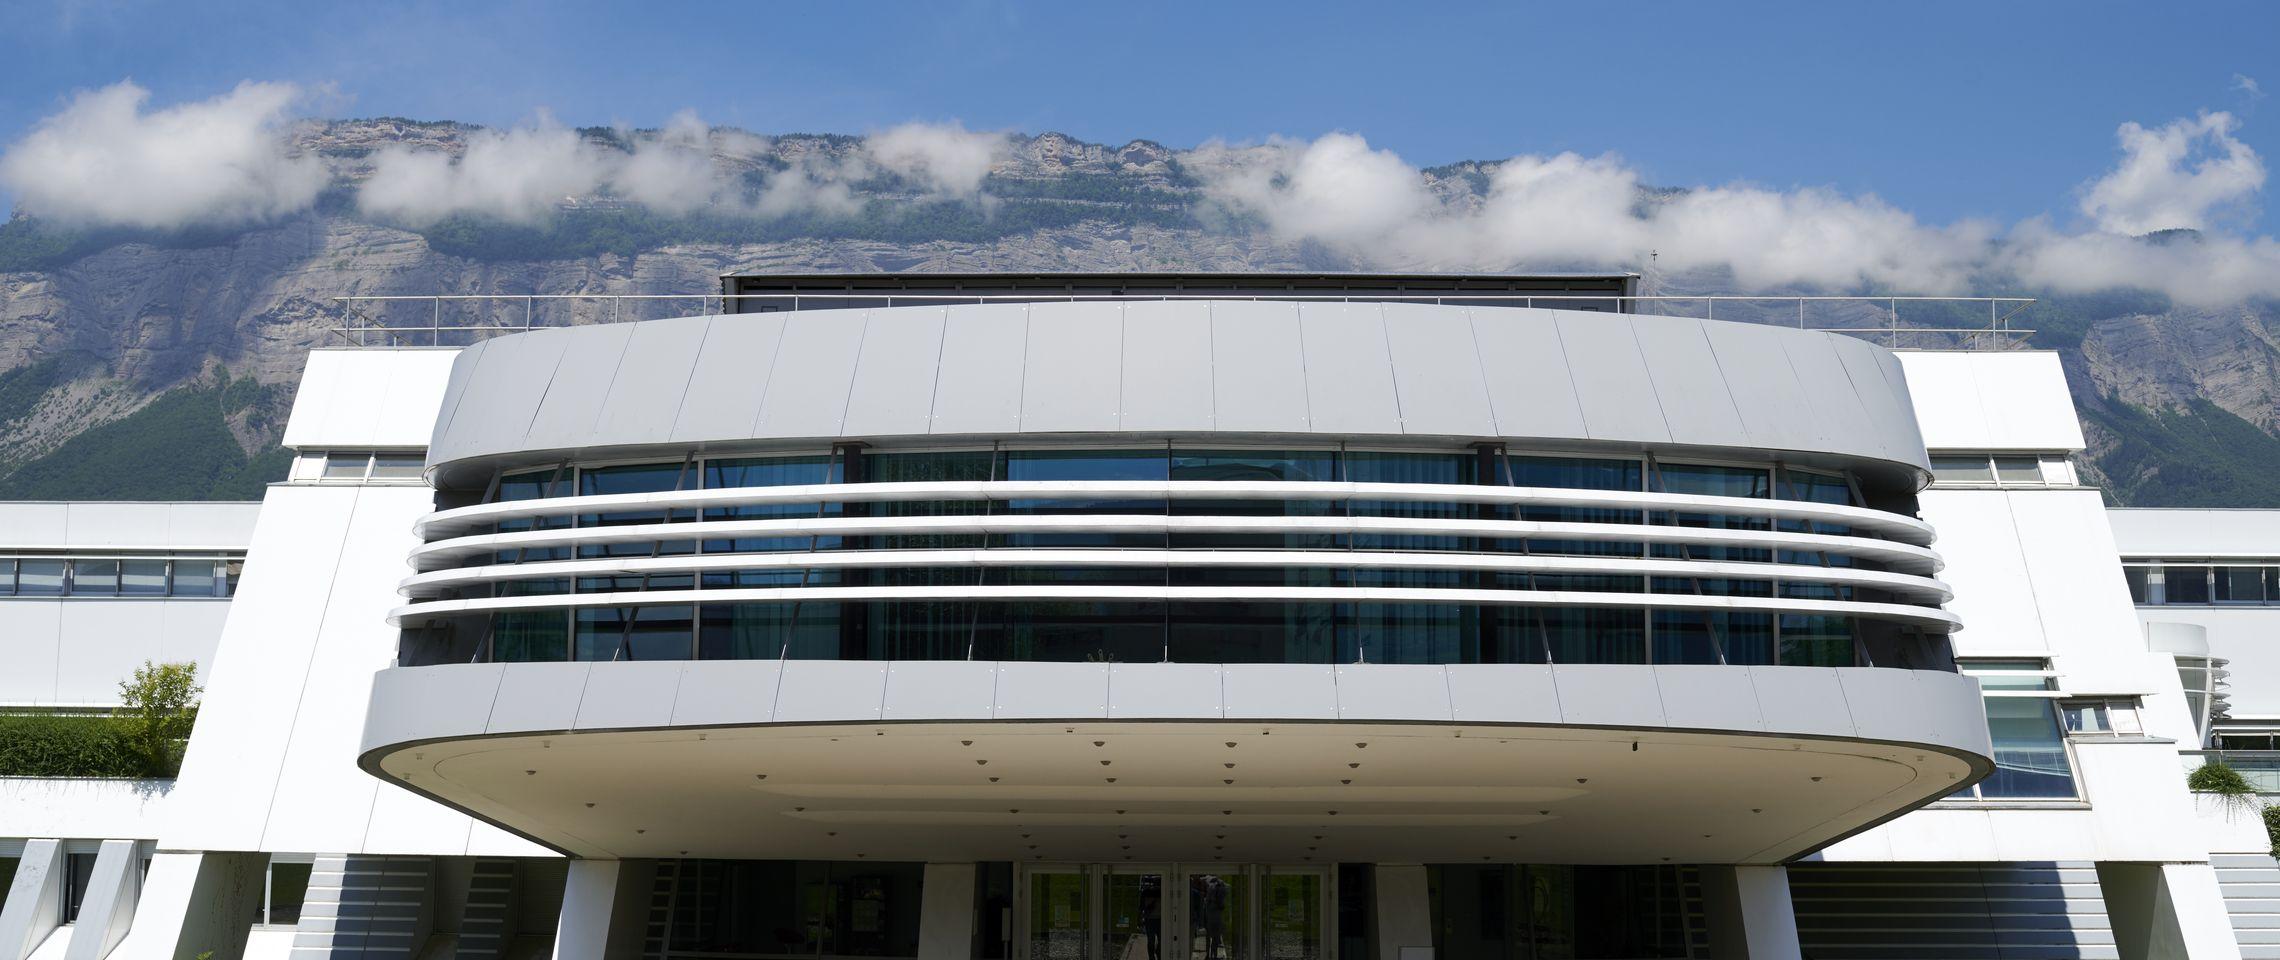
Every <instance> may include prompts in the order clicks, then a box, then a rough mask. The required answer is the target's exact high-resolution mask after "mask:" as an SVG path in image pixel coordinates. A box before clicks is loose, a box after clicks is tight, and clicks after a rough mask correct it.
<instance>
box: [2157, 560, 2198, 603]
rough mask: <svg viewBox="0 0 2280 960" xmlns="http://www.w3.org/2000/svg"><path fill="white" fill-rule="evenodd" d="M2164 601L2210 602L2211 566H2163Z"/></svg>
mask: <svg viewBox="0 0 2280 960" xmlns="http://www.w3.org/2000/svg"><path fill="white" fill-rule="evenodd" d="M2161 583H2162V602H2163V603H2207V602H2209V568H2207V567H2163V568H2162V570H2161Z"/></svg>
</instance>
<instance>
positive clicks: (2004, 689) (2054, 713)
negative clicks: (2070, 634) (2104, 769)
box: [1955, 660, 2080, 800]
mask: <svg viewBox="0 0 2280 960" xmlns="http://www.w3.org/2000/svg"><path fill="white" fill-rule="evenodd" d="M1961 667H1962V669H1963V672H1964V673H1965V674H1966V675H1969V676H1972V677H1976V678H1978V680H1979V686H1980V689H1982V690H1983V691H1985V692H1986V694H1987V696H1986V701H1985V702H1986V711H1987V732H1988V735H1989V738H1990V739H1992V740H1993V741H1994V744H1995V772H1994V773H1992V774H1989V775H1988V777H1987V779H1985V780H1982V781H1980V782H1979V783H1978V784H1977V785H1976V786H1974V787H1972V788H1971V789H1970V790H1965V791H1960V792H1958V793H1957V794H1956V795H1955V797H1956V798H1957V799H1966V800H1968V799H1980V800H2072V799H2075V798H2076V797H2077V796H2079V795H2080V794H2078V793H2077V792H2076V790H2075V787H2074V765H2073V762H2072V761H2071V760H2070V759H2069V758H2068V755H2067V752H2066V730H2065V727H2064V725H2063V722H2062V720H2061V719H2060V714H2059V709H2058V704H2057V702H2056V701H2054V700H2052V699H2051V698H2050V697H2047V696H2038V695H2037V694H2040V693H2043V692H2045V691H2050V690H2053V689H2055V686H2054V683H2053V681H2052V679H2051V677H2050V675H2049V673H2050V664H2049V662H2047V661H2043V660H1975V661H1969V662H1966V663H1963V664H1961Z"/></svg>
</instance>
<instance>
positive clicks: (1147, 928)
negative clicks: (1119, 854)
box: [1102, 873, 1164, 960]
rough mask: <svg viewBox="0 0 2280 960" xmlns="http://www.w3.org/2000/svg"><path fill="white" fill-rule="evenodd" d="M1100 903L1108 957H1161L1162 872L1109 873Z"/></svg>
mask: <svg viewBox="0 0 2280 960" xmlns="http://www.w3.org/2000/svg"><path fill="white" fill-rule="evenodd" d="M1107 887H1108V890H1107V894H1106V896H1105V897H1104V898H1103V903H1102V906H1103V907H1104V908H1105V912H1106V916H1105V917H1104V918H1103V920H1104V923H1103V927H1104V929H1103V931H1102V932H1103V933H1104V934H1105V935H1106V936H1105V937H1104V938H1103V939H1104V940H1105V941H1106V944H1105V945H1106V947H1107V950H1108V952H1107V953H1106V954H1105V956H1107V957H1109V958H1110V960H1164V958H1163V951H1164V875H1163V874H1160V873H1111V874H1109V875H1108V882H1107Z"/></svg>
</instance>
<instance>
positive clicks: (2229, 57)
mask: <svg viewBox="0 0 2280 960" xmlns="http://www.w3.org/2000/svg"><path fill="white" fill-rule="evenodd" d="M478 8H480V9H478ZM2275 38H2280V5H2276V4H2270V3H2209V4H2196V5H2193V6H2191V7H2189V8H2181V7H2178V6H2175V5H2153V4H2142V5H2122V4H2095V5H2086V4H2059V3H1995V4H1989V3H1976V4H1960V3H1958V4H1942V3H1911V4H1850V3H1837V4H1827V3H1815V4H1804V3H1798V4H1759V5H1748V6H1729V5H1710V4H1677V3H1672V4H1627V5H1613V4H1580V3H1579V4H1574V5H1569V6H1561V7H1550V6H1533V5H1531V6H1520V5H1511V4H1495V5H1480V6H1473V5H1466V4H1440V5H1430V6H1425V5H1414V4H1406V5H1401V6H1399V7H1395V6H1392V5H1375V4H1344V3H1321V2H1317V3H1304V4H1297V3H1293V4H1235V3H1179V2H1166V3H1153V4H1117V5H1108V4H1091V3H1062V4H1016V3H997V2H943V3H907V4H905V3H838V4H831V3H826V4H755V3H646V4H602V3H583V2H577V3H504V4H492V5H481V4H473V3H408V4H402V3H358V4H339V5H325V4H309V3H305V2H269V0H262V2H246V3H230V4H222V3H197V2H168V3H158V2H139V0H118V2H112V0H77V2H65V3H56V2H47V0H14V2H12V3H10V4H8V5H6V6H5V8H4V9H0V142H8V141H14V140H15V139H17V138H18V137H20V136H22V135H23V133H24V132H25V131H26V130H27V129H28V128H29V127H30V126H31V125H32V124H33V123H35V122H36V121H37V120H38V119H39V118H41V117H43V116H46V115H49V114H52V113H54V112H56V111H57V110H58V109H60V107H61V106H62V104H63V103H64V101H65V99H66V98H68V97H69V96H70V95H71V94H72V92H73V91H75V90H80V89H87V88H94V87H101V86H104V85H108V84H112V83H116V82H118V81H120V80H122V79H125V78H129V77H131V78H133V79H134V80H135V81H137V82H139V83H140V84H142V85H144V86H146V87H148V88H150V89H151V91H152V93H153V98H152V99H153V105H154V106H163V105H165V104H169V103H177V102H183V101H191V100H198V99H202V98H207V97H212V96H215V95H216V94H219V93H221V92H224V91H226V90H228V89H229V88H230V87H232V86H233V85H235V84H236V83H238V82H239V81H242V80H279V81H289V82H293V83H296V84H300V85H303V86H307V87H322V86H327V85H329V88H330V89H331V90H332V91H333V93H332V95H331V96H330V98H329V99H326V100H324V101H320V102H319V103H318V104H316V106H315V108H314V109H315V112H319V113H322V114H325V115H332V116H372V115H383V114H391V115H404V116H412V117H418V118H422V119H457V120H465V121H471V122H477V123H484V124H493V125H500V124H511V123H515V122H518V121H523V120H527V119H529V118H530V117H531V116H532V115H533V114H534V112H535V111H537V110H540V109H545V110H550V111H552V113H553V114H554V115H555V116H556V117H558V118H560V119H561V120H563V121H564V122H566V123H571V124H600V123H611V122H624V123H630V124H635V125H656V124H659V123H662V122H663V121H664V120H665V119H666V118H667V117H668V116H670V115H671V114H672V113H673V112H675V111H677V110H680V109H683V108H693V109H695V110H696V111H697V112H698V113H699V114H700V115H701V116H703V117H704V118H705V119H706V120H708V121H710V122H713V123H721V124H734V125H739V126H743V127H747V128H750V129H753V130H756V131H761V132H782V131H795V130H796V131H830V132H850V133H857V132H863V131H867V130H873V129H878V128H882V127H885V126H889V125H893V124H896V123H901V122H905V121H911V120H956V121H960V122H962V123H964V124H965V125H966V126H967V127H969V128H974V129H1012V130H1019V131H1023V132H1029V133H1036V132H1041V131H1044V130H1060V131H1065V132H1068V133H1071V134H1074V135H1077V136H1080V137H1083V138H1085V139H1089V140H1102V141H1109V142H1122V141H1124V140H1126V139H1131V138H1136V137H1146V138H1150V139H1155V140H1159V141H1163V142H1165V143H1168V144H1171V145H1174V146H1190V145H1194V144H1196V143H1199V142H1202V141H1205V140H1207V139H1211V138H1225V139H1230V140H1255V139H1259V138H1262V137H1265V136H1268V135H1271V134H1282V135H1288V136H1294V137H1304V138H1311V137H1315V136H1318V135H1320V134H1323V133H1326V132H1330V131H1335V130H1345V131H1352V132H1355V133H1359V134H1361V135H1363V136H1365V137H1367V138H1368V139H1369V141H1370V142H1371V144H1372V145H1373V146H1376V147H1381V148H1390V149H1392V150H1394V151H1396V152H1398V153H1399V154H1401V155H1402V157H1404V158H1405V159H1407V160H1408V161H1410V162H1412V163H1415V164H1420V165H1429V164H1435V163H1441V162H1447V161H1452V160H1458V159H1467V158H1482V159H1489V158H1500V157H1504V156H1509V155H1513V154H1517V153H1550V152H1557V151H1562V150H1574V151H1578V152H1581V153H1584V154H1587V155H1590V154H1598V153H1601V152H1605V151H1613V152H1616V153H1619V154H1621V155H1622V156H1623V157H1624V158H1625V159H1626V160H1627V161H1628V162H1629V164H1631V165H1632V166H1635V167H1637V168H1638V169H1639V170H1640V171H1642V173H1643V174H1644V175H1645V176H1646V178H1647V179H1648V180H1649V181H1651V182H1655V183H1663V184H1674V185H1693V184H1705V183H1726V182H1731V181H1748V182H1752V183H1759V184H1766V185H1771V186H1775V187H1790V186H1797V185H1821V186H1830V187H1835V188H1837V189H1839V190H1842V191H1845V192H1847V193H1875V194H1878V195H1880V196H1882V197H1883V198H1885V199H1887V200H1889V201H1891V202H1892V203H1894V204H1896V205H1898V206H1901V207H1903V208H1906V209H1908V210H1910V211H1913V212H1914V213H1915V214H1916V215H1917V216H1918V217H1921V218H1923V219H1925V220H1927V221H1931V222H1945V221H1949V220H1953V219H1955V218H1959V217H1965V216H1980V217H1989V218H1994V219H1996V220H1999V221H2003V222H2012V221H2016V220H2018V219H2021V218H2024V217H2029V216H2033V215H2036V214H2040V213H2046V212H2048V213H2052V214H2054V215H2057V216H2060V217H2062V218H2063V217H2066V216H2070V215H2072V214H2073V209H2074V198H2075V196H2076V191H2077V190H2078V189H2079V188H2080V187H2081V185H2082V184H2084V183H2085V182H2087V181H2090V180H2092V179H2094V178H2096V177H2098V176H2099V175H2101V174H2102V173H2103V172H2105V171H2106V170H2108V169H2110V168H2111V167H2112V165H2113V163H2114V160H2115V157H2116V155H2117V151H2116V147H2115V143H2114V131H2115V128H2116V127H2117V126H2118V125H2119V124H2121V123H2123V122H2124V121H2133V120H2134V121H2138V122H2141V123H2145V124H2148V125H2152V124H2158V123H2162V122H2165V121H2168V120H2171V119H2174V118H2178V117H2189V116H2192V115H2193V114H2194V113H2195V111H2198V110H2203V109H2209V110H2227V111H2231V112H2232V113H2234V114H2235V115H2236V116H2238V117H2239V118H2240V119H2241V124H2240V126H2239V129H2238V136H2239V139H2240V140H2241V141H2243V142H2245V143H2247V144H2249V145H2250V146H2251V147H2253V148H2254V149H2255V150H2256V152H2257V153H2258V154H2261V155H2264V156H2273V155H2275V154H2276V153H2280V106H2276V105H2273V104H2269V103H2260V102H2258V99H2257V98H2255V97H2253V96H2251V95H2250V94H2248V93H2246V92H2245V91H2243V90H2240V89H2237V88H2236V84H2235V78H2236V75H2238V76H2245V77H2249V78H2254V79H2256V80H2257V81H2259V82H2260V84H2261V85H2262V86H2263V87H2264V88H2265V89H2267V90H2280V43H2276V42H2275ZM2273 216H2274V215H2273V214H2271V213H2270V212H2268V211H2267V212H2263V213H2261V214H2260V215H2259V218H2258V219H2257V220H2256V221H2254V222H2251V223H2248V224H2244V225H2243V226H2246V227H2248V228H2250V229H2254V230H2260V231H2269V230H2270V229H2271V226H2270V225H2271V224H2273V223H2275V222H2280V221H2274V220H2273V219H2272V218H2273Z"/></svg>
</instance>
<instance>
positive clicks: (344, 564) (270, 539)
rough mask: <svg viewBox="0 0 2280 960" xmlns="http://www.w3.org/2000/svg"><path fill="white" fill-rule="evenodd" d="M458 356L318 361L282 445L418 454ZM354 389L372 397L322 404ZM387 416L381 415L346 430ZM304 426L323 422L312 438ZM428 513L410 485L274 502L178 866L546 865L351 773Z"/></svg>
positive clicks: (372, 355)
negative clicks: (417, 524)
mask: <svg viewBox="0 0 2280 960" xmlns="http://www.w3.org/2000/svg"><path fill="white" fill-rule="evenodd" d="M450 356H451V355H450V353H449V352H448V351H433V350H411V351H368V352H356V353H337V352H332V353H328V352H324V351H320V352H319V353H318V354H316V355H315V356H314V357H312V358H311V361H310V369H311V371H312V372H311V376H312V377H313V378H314V379H313V380H311V381H310V383H312V384H315V385H316V386H317V387H318V388H319V389H318V391H317V393H316V394H315V395H314V396H315V399H311V395H310V394H307V393H304V395H303V401H304V402H302V403H296V405H295V407H294V416H295V421H294V423H293V424H291V425H289V426H288V427H287V434H288V437H298V438H300V439H301V441H302V442H305V443H308V444H311V445H314V446H319V447H355V446H363V445H375V446H377V445H387V444H394V445H402V444H403V443H404V441H406V440H407V439H411V442H412V443H413V444H414V445H417V444H418V443H424V442H425V438H426V433H425V431H426V430H427V426H422V427H421V428H420V429H421V433H420V436H419V437H418V438H416V439H412V438H410V436H409V434H406V433H403V432H402V429H401V428H402V425H403V423H406V422H409V421H410V420H418V421H420V422H421V423H423V424H426V423H427V422H428V421H429V420H432V418H433V417H434V415H435V410H436V407H437V405H438V404H439V403H440V402H441V399H442V390H443V381H442V379H441V378H440V377H439V376H435V375H434V374H436V373H437V371H438V370H440V369H444V368H447V367H448V365H449V362H450ZM319 358H323V359H319ZM439 360H440V363H439ZM328 385H329V387H328ZM350 386H354V387H357V388H358V389H362V390H368V391H369V393H367V394H366V395H364V396H361V397H358V396H354V395H352V394H351V393H349V392H341V393H339V394H338V395H337V396H333V397H332V398H331V399H326V397H327V396H328V395H329V394H328V393H327V390H328V389H339V390H342V391H345V390H346V388H347V387H350ZM415 387H418V388H420V389H417V390H415V389H414V388H415ZM307 389H308V388H307V387H304V390H305V391H306V390H307ZM423 390H424V391H425V392H424V393H423V392H422V391H423ZM379 406H385V407H386V408H387V409H386V411H385V412H384V414H375V415H374V416H373V417H371V418H364V417H357V416H352V415H351V413H352V411H354V410H356V409H359V408H372V407H379ZM368 412H369V411H368ZM304 416H310V417H319V418H322V420H323V422H322V423H320V424H319V425H318V426H317V427H309V426H306V425H304V424H303V423H302V421H301V418H302V417H304ZM391 430H395V431H397V432H394V433H391V432H389V431H391ZM289 442H291V441H290V440H289ZM433 498H434V493H433V491H431V490H429V489H428V488H426V487H424V486H413V485H402V484H395V485H387V484H373V485H360V484H278V485H274V486H271V487H270V488H269V494H268V497H267V498H266V499H265V500H263V502H262V510H261V520H260V523H259V524H258V525H257V526H256V527H255V529H254V534H253V542H252V547H251V549H250V551H249V552H248V555H247V559H246V568H245V573H244V576H243V577H242V578H241V580H240V582H239V587H238V594H237V598H236V600H235V601H234V602H233V603H232V604H231V610H230V618H229V623H228V625H227V626H225V627H224V629H223V631H222V641H221V649H220V652H219V654H218V655H217V657H216V660H215V664H214V670H213V675H212V680H211V681H210V682H209V684H208V685H207V691H206V706H205V707H204V709H203V710H202V711H201V712H200V714H199V717H198V728H197V732H196V733H195V734H194V735H193V736H192V738H191V741H190V749H189V754H188V756H187V757H185V759H184V761H183V767H182V776H181V779H180V781H179V785H178V786H177V788H176V799H175V800H174V802H173V803H172V804H171V805H170V809H169V812H168V817H167V821H168V822H167V824H166V826H165V827H164V828H163V829H162V830H161V833H160V837H161V841H162V844H163V845H164V846H165V847H166V848H168V849H181V850H268V851H277V852H323V853H375V854H379V853H387V854H431V855H468V854H480V855H493V856H497V855H511V856H549V855H551V854H550V853H549V852H548V851H546V850H545V849H544V848H541V847H538V846H536V845H534V844H531V843H528V842H526V841H522V840H519V839H516V838H514V837H512V836H510V835H508V834H506V833H504V832H502V831H500V830H498V829H496V828H494V827H491V826H488V825H484V824H478V823H476V822H474V821H473V820H471V819H469V818H468V817H466V816H463V815H461V814H458V813H455V812H453V811H451V810H449V809H447V808H444V807H442V806H440V805H438V804H435V803H433V802H430V801H427V800H424V799H421V798H419V797H418V796H416V795H414V794H411V793H410V792H408V791H405V790H402V789H398V788H395V787H389V786H385V785H383V784H381V783H380V781H378V780H376V779H374V778H373V777H372V776H371V775H370V774H367V773H365V772H364V771H363V770H361V769H359V768H358V767H357V766H356V758H357V753H358V750H359V745H360V742H361V738H362V735H363V729H364V715H365V710H366V708H367V706H368V704H369V703H370V700H371V688H372V675H373V673H374V672H376V671H378V670H380V669H382V668H384V667H387V666H388V665H389V664H390V663H392V662H393V661H394V659H395V655H396V640H397V633H396V631H395V630H394V629H393V628H391V627H389V626H388V624H387V622H386V616H387V613H388V610H389V609H390V608H391V607H393V606H395V605H397V604H399V603H401V602H402V598H401V597H400V596H399V595H398V594H397V593H396V584H397V582H398V581H400V580H402V579H403V578H404V577H405V576H406V575H407V574H409V573H410V567H409V566H408V564H407V563H406V560H405V558H406V556H407V555H408V554H409V552H410V551H411V549H412V547H413V546H415V545H416V544H417V543H418V539H417V538H416V537H415V536H413V534H412V523H413V521H414V520H417V519H418V518H419V517H420V516H422V515H423V514H426V513H428V512H429V511H430V510H432V509H434V499H433Z"/></svg>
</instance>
